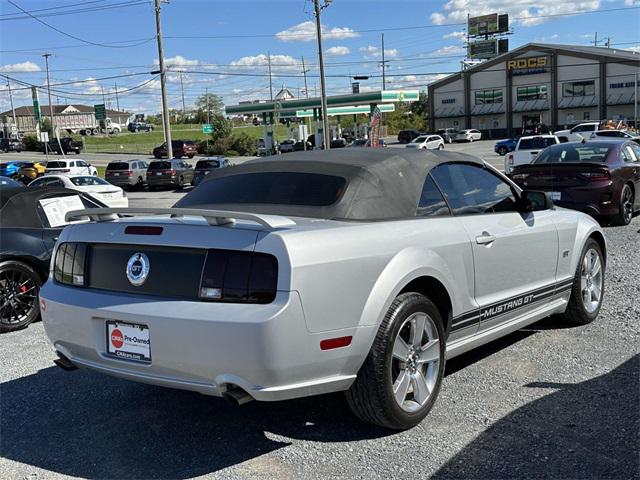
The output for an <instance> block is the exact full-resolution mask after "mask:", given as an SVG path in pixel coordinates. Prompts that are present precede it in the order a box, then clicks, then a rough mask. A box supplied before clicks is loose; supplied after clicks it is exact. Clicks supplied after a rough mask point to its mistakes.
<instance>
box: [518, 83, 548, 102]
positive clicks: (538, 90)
mask: <svg viewBox="0 0 640 480" xmlns="http://www.w3.org/2000/svg"><path fill="white" fill-rule="evenodd" d="M517 97H518V101H519V102H526V101H527V100H546V99H547V86H546V85H531V86H528V87H518V90H517Z"/></svg>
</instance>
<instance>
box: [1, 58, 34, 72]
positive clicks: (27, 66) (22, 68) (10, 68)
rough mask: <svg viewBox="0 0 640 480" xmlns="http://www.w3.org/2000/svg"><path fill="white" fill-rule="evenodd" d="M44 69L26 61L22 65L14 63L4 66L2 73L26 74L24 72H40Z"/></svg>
mask: <svg viewBox="0 0 640 480" xmlns="http://www.w3.org/2000/svg"><path fill="white" fill-rule="evenodd" d="M41 70H42V69H41V68H40V66H39V65H38V64H36V63H33V62H30V61H26V62H22V63H12V64H9V65H3V66H1V67H0V71H1V72H4V73H24V72H39V71H41Z"/></svg>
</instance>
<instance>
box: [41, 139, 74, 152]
mask: <svg viewBox="0 0 640 480" xmlns="http://www.w3.org/2000/svg"><path fill="white" fill-rule="evenodd" d="M45 145H46V146H47V149H48V151H49V152H54V153H58V154H60V155H62V154H63V153H64V154H67V153H72V152H73V153H75V154H79V153H80V152H81V151H82V142H79V141H77V140H74V139H73V138H71V137H63V138H61V139H60V144H58V140H57V139H55V138H54V139H53V140H50V141H49V142H48V143H46V144H44V143H43V144H42V150H43V151H44V149H45ZM61 145H62V150H61V149H60V146H61Z"/></svg>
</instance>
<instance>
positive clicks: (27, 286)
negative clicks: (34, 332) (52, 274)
mask: <svg viewBox="0 0 640 480" xmlns="http://www.w3.org/2000/svg"><path fill="white" fill-rule="evenodd" d="M16 279H17V280H16ZM41 286H42V280H41V279H40V276H39V275H38V274H37V273H36V271H35V270H34V269H33V268H31V267H30V266H29V265H27V264H26V263H22V262H18V261H15V260H8V261H5V262H2V263H0V305H2V306H3V307H2V308H0V332H12V331H14V330H19V329H21V328H24V327H26V326H27V325H29V324H30V323H31V322H33V321H34V320H36V319H37V318H38V317H39V316H40V305H39V304H38V292H39V291H40V287H41ZM9 298H11V299H12V300H13V301H12V300H9ZM5 303H8V304H7V305H5Z"/></svg>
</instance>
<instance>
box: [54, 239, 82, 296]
mask: <svg viewBox="0 0 640 480" xmlns="http://www.w3.org/2000/svg"><path fill="white" fill-rule="evenodd" d="M86 263H87V244H86V243H63V244H61V245H60V246H59V247H58V250H57V251H56V258H55V260H54V263H53V278H54V279H55V281H56V282H59V283H64V284H66V285H73V286H74V287H84V286H85V285H86V283H85V278H86V277H85V267H86Z"/></svg>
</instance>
